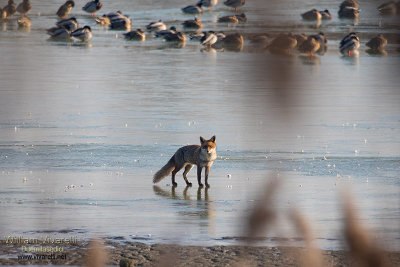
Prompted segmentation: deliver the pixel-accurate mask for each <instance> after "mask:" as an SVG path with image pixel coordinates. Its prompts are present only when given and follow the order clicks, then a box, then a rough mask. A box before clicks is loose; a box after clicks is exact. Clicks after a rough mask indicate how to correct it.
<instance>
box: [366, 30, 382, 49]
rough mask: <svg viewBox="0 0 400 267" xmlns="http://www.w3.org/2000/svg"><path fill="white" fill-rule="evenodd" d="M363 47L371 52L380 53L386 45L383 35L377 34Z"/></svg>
mask: <svg viewBox="0 0 400 267" xmlns="http://www.w3.org/2000/svg"><path fill="white" fill-rule="evenodd" d="M365 45H366V46H368V47H369V48H371V50H372V51H382V50H383V48H384V47H385V46H386V45H387V39H386V38H385V37H384V36H383V34H378V35H377V36H375V37H373V38H372V39H371V40H369V41H368V43H366V44H365Z"/></svg>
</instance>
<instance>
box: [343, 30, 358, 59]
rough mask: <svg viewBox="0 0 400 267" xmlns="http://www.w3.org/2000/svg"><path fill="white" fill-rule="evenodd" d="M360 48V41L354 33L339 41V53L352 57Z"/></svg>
mask: <svg viewBox="0 0 400 267" xmlns="http://www.w3.org/2000/svg"><path fill="white" fill-rule="evenodd" d="M359 47H360V39H359V38H358V36H357V34H356V33H355V32H351V33H349V34H348V35H346V36H345V37H343V39H342V40H341V41H340V46H339V49H340V53H342V54H347V55H348V56H352V55H353V54H354V53H355V52H356V51H357V49H358V48H359Z"/></svg>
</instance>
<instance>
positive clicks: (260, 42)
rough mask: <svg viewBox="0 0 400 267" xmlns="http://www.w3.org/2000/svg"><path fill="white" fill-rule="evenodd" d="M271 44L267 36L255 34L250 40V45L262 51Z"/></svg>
mask: <svg viewBox="0 0 400 267" xmlns="http://www.w3.org/2000/svg"><path fill="white" fill-rule="evenodd" d="M270 42H271V38H270V36H269V35H268V34H266V33H263V34H257V35H254V36H252V37H251V38H250V43H251V44H252V45H254V46H255V47H257V48H261V49H264V48H266V47H267V46H268V45H269V44H270Z"/></svg>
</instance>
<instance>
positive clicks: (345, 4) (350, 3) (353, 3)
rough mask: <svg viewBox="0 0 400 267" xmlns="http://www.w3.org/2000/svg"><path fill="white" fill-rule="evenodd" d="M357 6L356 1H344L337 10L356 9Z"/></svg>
mask: <svg viewBox="0 0 400 267" xmlns="http://www.w3.org/2000/svg"><path fill="white" fill-rule="evenodd" d="M359 6H360V5H359V4H358V2H357V1H356V0H344V1H343V2H342V3H341V4H340V6H339V10H340V9H343V8H345V7H354V8H357V9H358V8H359Z"/></svg>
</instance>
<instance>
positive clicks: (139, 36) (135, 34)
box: [124, 29, 146, 41]
mask: <svg viewBox="0 0 400 267" xmlns="http://www.w3.org/2000/svg"><path fill="white" fill-rule="evenodd" d="M124 36H125V39H127V40H135V41H144V40H146V34H145V33H144V32H143V31H142V30H141V29H137V30H136V31H130V32H127V33H124Z"/></svg>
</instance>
